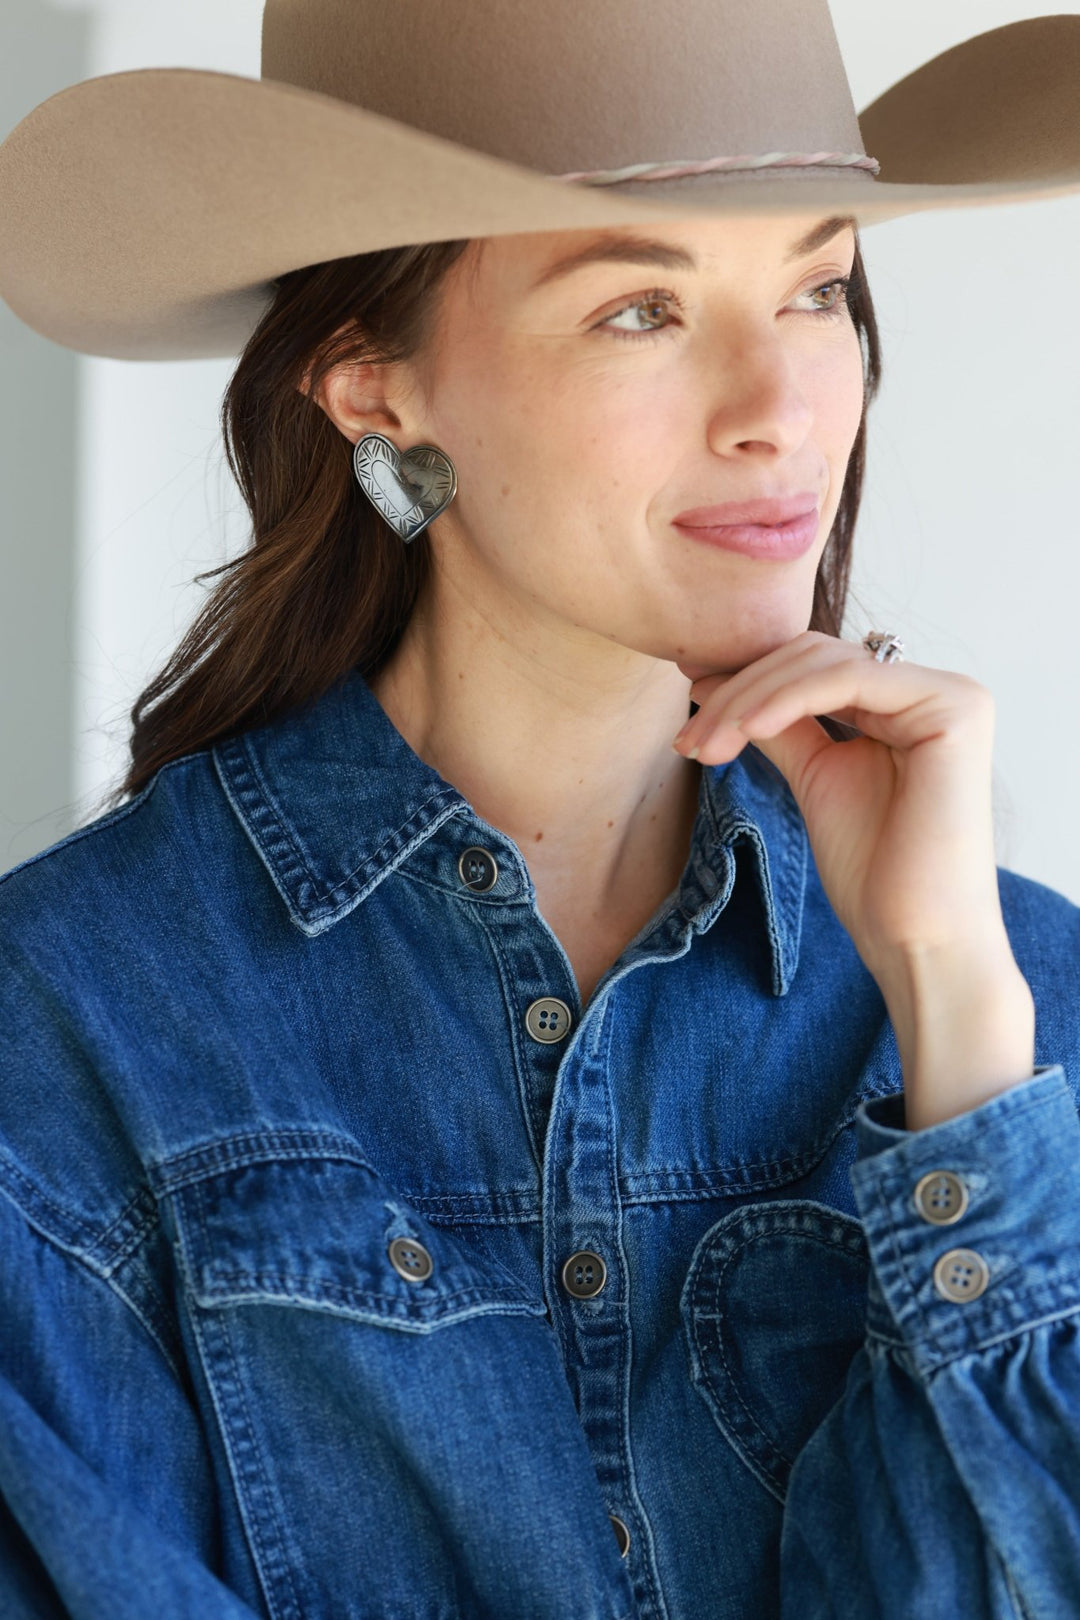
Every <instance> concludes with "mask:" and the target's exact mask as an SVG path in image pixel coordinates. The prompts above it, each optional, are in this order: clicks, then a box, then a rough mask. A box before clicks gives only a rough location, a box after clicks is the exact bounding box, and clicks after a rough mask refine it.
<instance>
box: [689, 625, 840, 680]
mask: <svg viewBox="0 0 1080 1620" xmlns="http://www.w3.org/2000/svg"><path fill="white" fill-rule="evenodd" d="M809 623H810V614H809V611H807V612H805V613H775V614H771V615H769V616H768V618H767V619H766V618H764V616H763V617H762V618H761V619H759V620H758V621H756V622H754V623H746V622H742V623H740V624H738V625H736V626H732V627H731V628H730V629H728V630H726V631H721V632H720V633H719V634H717V633H716V632H713V633H711V634H710V635H708V636H693V637H691V636H683V637H680V638H678V639H677V640H676V642H675V645H674V646H673V647H671V648H670V649H669V650H668V651H667V652H666V653H661V654H659V656H660V657H666V658H669V659H670V660H671V661H672V662H673V663H675V664H677V665H678V667H679V668H680V669H681V670H682V672H683V674H684V675H689V677H690V679H691V680H694V681H696V680H697V679H698V677H699V676H701V675H734V674H736V673H737V671H738V670H740V669H745V668H746V666H747V664H752V663H754V662H755V661H756V660H757V659H759V658H764V657H765V656H766V654H767V653H771V652H774V651H775V650H776V648H777V647H782V646H784V645H785V643H786V642H789V641H794V639H795V637H796V636H801V635H802V634H803V632H804V631H805V630H806V629H808V628H809Z"/></svg>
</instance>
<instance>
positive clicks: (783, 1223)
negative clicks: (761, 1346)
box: [690, 1210, 865, 1501]
mask: <svg viewBox="0 0 1080 1620" xmlns="http://www.w3.org/2000/svg"><path fill="white" fill-rule="evenodd" d="M829 1214H830V1218H833V1219H838V1220H839V1221H840V1224H841V1227H842V1228H843V1230H842V1232H841V1235H840V1237H839V1239H837V1238H827V1237H825V1236H824V1235H823V1234H822V1233H821V1232H818V1231H813V1230H809V1231H808V1230H806V1229H805V1227H804V1225H803V1222H804V1221H805V1220H807V1219H816V1220H819V1221H820V1220H821V1217H820V1216H814V1215H813V1214H812V1212H810V1211H807V1213H806V1215H805V1216H802V1217H800V1216H796V1215H795V1214H793V1213H790V1212H784V1213H783V1214H782V1215H780V1216H778V1217H776V1218H773V1219H770V1218H769V1215H768V1212H767V1211H764V1210H763V1211H760V1212H759V1211H756V1210H755V1211H754V1218H753V1220H752V1221H751V1225H752V1227H753V1228H754V1229H752V1230H750V1231H748V1232H747V1234H746V1236H745V1237H743V1239H742V1240H741V1241H740V1242H738V1243H736V1244H735V1245H734V1246H733V1247H732V1246H730V1243H729V1239H728V1235H727V1234H726V1233H722V1234H720V1242H721V1243H722V1244H724V1246H725V1248H726V1249H727V1253H726V1254H725V1255H724V1257H723V1259H720V1257H719V1256H718V1255H717V1254H716V1252H715V1245H716V1241H717V1240H716V1238H709V1237H706V1238H705V1239H704V1240H703V1241H704V1243H705V1247H704V1249H703V1250H702V1254H701V1258H700V1260H699V1261H698V1262H697V1263H696V1264H695V1267H694V1270H695V1271H696V1272H698V1274H699V1275H700V1274H701V1273H702V1272H704V1271H706V1270H708V1271H711V1272H712V1277H711V1279H710V1281H709V1283H707V1284H706V1283H705V1281H704V1278H702V1286H703V1289H704V1291H705V1298H704V1300H703V1303H704V1304H705V1305H709V1304H710V1301H711V1305H712V1311H713V1314H714V1315H716V1316H719V1315H720V1314H721V1312H720V1294H721V1290H722V1286H723V1281H724V1274H725V1273H726V1271H727V1270H728V1267H729V1266H730V1265H731V1264H732V1263H733V1262H734V1261H735V1260H736V1259H737V1258H738V1257H739V1256H740V1255H741V1254H742V1252H743V1250H744V1249H746V1248H749V1246H750V1244H751V1243H753V1242H755V1241H756V1240H757V1239H758V1238H759V1237H762V1236H766V1237H775V1236H795V1237H798V1238H801V1239H804V1240H806V1241H809V1242H811V1243H817V1244H818V1245H819V1246H820V1247H821V1248H823V1249H826V1250H828V1251H829V1252H830V1253H831V1254H835V1253H838V1252H839V1253H843V1254H846V1255H851V1256H853V1257H856V1258H857V1257H858V1256H859V1255H860V1254H861V1253H862V1247H860V1245H859V1244H858V1243H857V1242H856V1241H855V1240H856V1239H857V1237H858V1235H859V1234H858V1233H856V1232H855V1231H853V1230H852V1228H851V1227H850V1226H849V1225H847V1224H846V1223H847V1222H850V1221H852V1220H854V1219H855V1218H854V1217H853V1216H850V1215H849V1216H845V1215H844V1212H843V1211H840V1210H831V1211H830V1212H829ZM761 1216H764V1219H762V1218H761ZM724 1218H725V1219H726V1217H724ZM856 1224H857V1225H859V1228H860V1231H861V1230H862V1228H861V1223H858V1222H857V1223H856ZM863 1246H865V1235H864V1240H863ZM696 1293H697V1288H696V1286H695V1287H692V1289H691V1298H690V1307H691V1310H690V1325H691V1331H692V1333H693V1336H694V1344H695V1348H696V1349H697V1352H698V1365H699V1368H700V1370H701V1377H702V1381H703V1382H704V1383H706V1384H707V1385H708V1387H709V1388H710V1389H711V1390H712V1394H713V1398H714V1400H715V1401H716V1403H717V1405H718V1406H719V1407H720V1409H721V1411H722V1410H723V1408H724V1404H725V1403H724V1401H723V1399H722V1398H721V1394H720V1391H719V1390H718V1389H717V1388H716V1387H715V1383H714V1380H713V1378H712V1377H711V1376H710V1373H709V1370H708V1365H707V1358H706V1348H705V1345H704V1344H703V1342H702V1338H701V1332H702V1331H703V1329H704V1320H705V1313H704V1312H702V1311H700V1310H699V1309H698V1308H697V1306H696V1303H695V1299H694V1295H695V1294H696ZM864 1339H865V1335H864ZM714 1354H715V1355H716V1356H717V1357H718V1358H719V1361H720V1363H721V1366H722V1367H723V1369H724V1372H725V1374H726V1375H727V1380H728V1387H729V1390H730V1393H731V1394H732V1395H733V1396H734V1397H735V1400H736V1401H737V1402H738V1405H739V1407H740V1408H741V1409H742V1411H743V1413H744V1415H745V1417H746V1420H747V1422H748V1423H749V1425H750V1427H751V1429H752V1430H753V1431H754V1432H755V1433H756V1434H757V1435H758V1436H760V1439H761V1440H762V1441H763V1442H764V1444H765V1446H766V1448H767V1450H768V1453H769V1456H770V1458H777V1457H778V1458H780V1459H781V1461H782V1462H784V1463H786V1464H787V1465H788V1468H789V1470H790V1469H791V1468H792V1467H793V1466H794V1463H795V1458H794V1457H789V1456H788V1455H787V1453H786V1452H785V1451H783V1450H782V1449H781V1448H780V1446H778V1445H777V1444H776V1442H775V1441H774V1440H773V1439H772V1437H771V1436H770V1435H769V1434H768V1433H767V1431H766V1430H765V1429H764V1428H763V1427H762V1425H761V1423H760V1421H759V1419H758V1418H757V1416H756V1415H755V1413H754V1412H753V1411H752V1410H751V1409H750V1407H749V1406H748V1405H747V1404H746V1401H745V1399H744V1398H743V1395H742V1392H741V1390H740V1389H739V1387H738V1384H737V1382H736V1379H735V1375H734V1373H733V1371H732V1368H731V1365H730V1363H729V1361H728V1359H727V1356H726V1355H725V1353H724V1348H723V1340H722V1338H721V1336H720V1335H719V1333H717V1334H716V1335H715V1351H714ZM796 1455H797V1454H796ZM755 1460H756V1461H757V1462H758V1464H759V1466H760V1467H761V1468H762V1469H763V1470H764V1472H765V1473H767V1474H768V1476H769V1478H770V1479H771V1480H772V1482H773V1483H774V1484H775V1486H776V1488H777V1490H778V1492H780V1500H781V1501H783V1500H784V1496H785V1495H786V1486H785V1485H784V1484H783V1483H782V1481H781V1479H780V1477H779V1475H778V1473H777V1471H776V1468H775V1464H774V1463H772V1462H771V1461H768V1462H767V1461H763V1460H762V1459H761V1458H760V1457H758V1458H756V1459H755Z"/></svg>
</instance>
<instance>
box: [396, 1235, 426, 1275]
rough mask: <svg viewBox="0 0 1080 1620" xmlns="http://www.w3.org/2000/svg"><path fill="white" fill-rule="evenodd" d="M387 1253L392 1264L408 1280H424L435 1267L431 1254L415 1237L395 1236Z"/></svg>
mask: <svg viewBox="0 0 1080 1620" xmlns="http://www.w3.org/2000/svg"><path fill="white" fill-rule="evenodd" d="M387 1253H388V1254H389V1256H390V1264H391V1265H392V1266H393V1268H394V1270H395V1271H396V1272H397V1274H398V1276H399V1277H404V1278H405V1281H406V1282H423V1280H424V1278H425V1277H430V1276H431V1273H432V1272H433V1271H434V1269H435V1267H434V1264H433V1262H432V1259H431V1256H430V1254H429V1253H428V1251H427V1250H426V1249H425V1248H424V1245H423V1244H422V1243H418V1242H417V1240H416V1239H415V1238H395V1239H394V1241H393V1242H392V1243H391V1245H390V1247H389V1249H388V1250H387Z"/></svg>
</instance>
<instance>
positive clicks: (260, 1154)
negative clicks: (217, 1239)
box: [147, 1130, 376, 1192]
mask: <svg viewBox="0 0 1080 1620" xmlns="http://www.w3.org/2000/svg"><path fill="white" fill-rule="evenodd" d="M304 1159H312V1160H314V1161H316V1162H323V1161H331V1162H334V1163H344V1164H353V1165H356V1166H357V1167H358V1168H359V1169H362V1170H367V1171H368V1172H369V1173H370V1174H371V1175H373V1176H374V1175H375V1173H376V1172H375V1170H374V1167H373V1166H372V1165H371V1164H370V1163H369V1162H368V1160H367V1159H365V1158H364V1157H363V1155H362V1154H361V1152H360V1150H359V1148H358V1147H357V1146H356V1143H355V1142H351V1141H350V1140H349V1138H348V1137H344V1136H339V1135H338V1134H337V1133H336V1132H333V1131H319V1130H270V1131H254V1132H246V1133H243V1134H241V1135H238V1136H226V1137H220V1138H216V1139H214V1140H212V1141H210V1142H204V1143H202V1144H201V1145H199V1146H197V1147H192V1148H185V1149H183V1151H182V1152H180V1153H177V1154H170V1155H167V1156H166V1157H165V1158H163V1159H157V1160H148V1162H147V1168H148V1171H149V1174H150V1176H151V1179H152V1181H153V1182H154V1184H155V1185H157V1186H158V1187H160V1189H161V1190H162V1191H165V1192H168V1191H172V1190H173V1189H174V1188H177V1187H183V1186H188V1185H190V1184H191V1183H192V1182H196V1181H202V1180H205V1179H208V1178H209V1177H212V1176H218V1175H223V1174H226V1173H227V1172H228V1171H230V1170H242V1169H246V1168H248V1167H249V1166H250V1165H253V1164H274V1163H289V1164H292V1163H295V1162H297V1161H298V1160H304ZM185 1167H187V1168H185Z"/></svg>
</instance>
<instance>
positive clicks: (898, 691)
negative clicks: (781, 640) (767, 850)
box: [675, 630, 1034, 1106]
mask: <svg viewBox="0 0 1080 1620" xmlns="http://www.w3.org/2000/svg"><path fill="white" fill-rule="evenodd" d="M679 668H680V669H682V670H683V673H684V674H686V675H689V676H691V677H693V676H695V675H698V670H697V668H694V667H690V666H688V667H686V668H683V666H682V665H679ZM690 691H691V697H692V698H693V700H694V702H695V703H698V704H700V708H699V710H698V713H697V714H695V715H694V717H693V719H692V720H690V721H689V722H688V724H687V725H686V727H684V729H683V732H682V733H680V736H679V739H678V740H677V742H676V744H675V746H676V747H677V748H678V749H679V750H680V751H681V752H683V753H685V754H687V755H690V756H691V757H696V758H698V759H700V760H701V762H702V764H705V765H710V764H717V763H719V762H720V761H721V760H729V759H734V758H735V757H736V755H737V754H739V753H740V752H741V750H742V749H743V748H744V747H745V746H746V743H747V742H753V744H754V746H755V747H756V748H758V749H759V750H760V751H761V753H763V754H764V755H765V756H766V758H767V759H769V760H771V761H772V763H773V764H774V765H775V766H776V767H777V769H778V770H779V771H780V772H781V773H782V775H783V776H784V777H785V778H786V780H787V782H788V784H789V786H790V788H791V791H792V793H793V795H794V797H795V800H796V803H797V804H798V806H799V809H800V811H801V812H802V816H803V820H804V821H805V823H806V830H807V834H808V836H809V839H810V845H811V848H812V850H813V853H814V860H815V862H816V865H817V869H818V874H819V876H820V878H821V881H822V884H823V886H824V888H825V892H826V894H827V895H828V897H829V901H830V903H831V904H832V907H833V910H834V911H835V912H836V914H837V916H838V918H839V919H840V921H841V923H842V924H843V926H844V927H845V928H846V929H847V931H848V933H849V934H850V935H851V938H852V940H853V941H854V944H855V947H856V949H857V951H858V952H859V955H860V956H861V958H862V960H863V961H864V962H865V964H866V966H867V968H868V969H869V971H870V972H871V973H872V974H873V976H874V977H875V979H876V980H877V982H878V984H879V985H880V987H881V989H882V992H883V994H884V996H885V999H886V1001H887V1002H888V1003H889V1009H890V1012H891V1013H894V1015H895V1016H894V1022H897V1023H898V1029H897V1034H898V1039H899V1037H900V1035H901V1026H902V1027H903V1033H904V1034H905V1036H906V1037H907V1038H908V1041H909V1049H910V1052H911V1053H912V1057H911V1060H910V1061H911V1062H914V1053H915V1051H916V1049H917V1047H918V1042H919V1040H920V1039H921V1035H919V1034H918V1033H917V1029H916V1026H917V1024H919V1016H920V1009H921V1010H922V1011H923V1012H924V1014H925V1016H924V1017H923V1019H922V1025H921V1028H922V1029H923V1031H925V1028H926V1020H927V1018H928V1017H930V1016H931V1015H930V1014H929V1013H928V1012H926V1006H927V998H928V997H932V996H933V994H934V991H933V987H932V983H931V981H932V979H933V978H934V977H935V976H936V977H937V979H938V983H939V988H940V989H941V990H942V991H943V990H944V989H945V988H946V986H947V981H948V977H949V974H950V973H954V972H955V973H957V974H959V973H960V971H961V969H962V972H963V975H964V995H965V997H966V1002H967V1004H968V1005H969V1006H971V1007H972V1008H973V1009H974V1008H975V1007H976V1006H977V1005H978V1003H979V995H980V993H981V991H982V989H983V988H984V987H985V989H986V990H987V993H989V992H990V990H991V987H993V988H994V989H995V990H996V989H997V988H999V987H1000V989H1001V991H1002V993H1003V994H1005V1001H1006V1004H1007V1005H1008V1007H1009V1009H1010V1012H1011V1013H1012V1014H1013V1015H1016V1014H1017V1013H1018V1012H1019V1013H1022V1014H1023V1015H1024V1018H1025V1019H1026V1013H1027V1001H1025V993H1026V996H1027V998H1028V1000H1030V991H1029V990H1028V988H1027V985H1026V983H1025V982H1024V981H1023V979H1022V977H1021V975H1020V971H1019V968H1018V967H1017V966H1016V962H1015V959H1014V958H1013V957H1012V953H1011V949H1010V946H1009V941H1008V935H1007V933H1006V929H1005V923H1004V919H1003V917H1002V913H1001V904H1000V900H999V896H998V883H997V863H996V858H995V852H994V833H993V816H992V802H991V767H992V756H993V740H994V701H993V698H992V697H991V695H990V693H989V691H988V690H987V689H986V688H985V687H983V686H980V685H979V683H978V682H977V681H975V680H972V679H971V678H970V677H968V676H966V675H961V674H957V673H954V672H952V671H949V670H942V669H928V668H925V667H923V666H922V665H919V664H910V663H892V664H885V663H878V662H877V661H876V660H875V659H874V658H872V657H871V655H870V654H869V653H868V652H867V650H866V649H865V647H863V646H862V645H861V644H858V643H852V642H849V641H843V640H840V639H838V638H837V637H835V636H828V635H823V634H822V633H820V632H818V631H813V630H808V631H805V632H804V633H803V634H802V635H799V636H796V637H795V638H794V640H792V641H789V642H786V643H785V644H784V645H783V646H781V647H777V648H775V649H774V650H773V651H772V652H770V653H768V654H766V656H765V657H763V658H759V659H756V660H755V661H754V662H753V663H752V664H748V665H747V666H746V668H745V669H741V670H739V671H738V672H737V673H736V674H734V675H703V676H702V675H698V678H697V679H695V680H694V681H693V685H692V686H691V689H690ZM819 714H820V715H830V716H833V717H834V718H836V719H838V720H842V721H846V722H848V723H849V724H850V725H853V726H856V727H857V728H858V729H859V731H861V732H862V733H863V735H862V736H861V737H856V738H853V739H851V740H850V741H847V742H834V741H833V740H832V739H831V738H830V737H829V736H828V734H827V733H826V731H825V730H824V728H823V727H822V726H821V725H820V724H819V723H818V721H817V720H816V719H815V718H814V716H815V715H819ZM695 748H696V754H694V753H693V750H694V749H695ZM942 975H944V977H942ZM924 977H925V978H926V981H927V982H926V983H924V982H923V979H924ZM1020 986H1023V990H1022V991H1021V990H1020ZM956 988H957V993H958V996H959V979H957V980H956ZM1006 992H1007V994H1006ZM933 1019H934V1020H935V1021H936V1022H938V1023H940V1021H941V1015H940V1013H939V1012H938V1011H937V1010H935V1012H934V1014H933ZM1021 1021H1022V1020H1021ZM991 1022H992V1020H991ZM1009 1027H1010V1028H1017V1027H1018V1021H1017V1018H1016V1017H1015V1016H1014V1017H1013V1021H1012V1023H1011V1024H1010V1025H1009ZM1033 1030H1034V1013H1033V1008H1032V1012H1031V1034H1032V1040H1033ZM1026 1043H1027V1031H1026V1023H1025V1027H1024V1029H1023V1031H1022V1032H1021V1034H1020V1036H1019V1038H1018V1040H1017V1041H1014V1042H1013V1047H1014V1048H1015V1049H1016V1050H1017V1051H1019V1050H1020V1048H1021V1047H1023V1050H1024V1051H1026ZM1006 1044H1008V1043H1006ZM919 1050H920V1051H921V1049H919ZM1009 1061H1010V1059H1009V1055H1008V1054H1005V1055H1004V1056H1003V1062H1004V1063H1006V1064H1008V1062H1009ZM1024 1066H1025V1067H1027V1068H1028V1074H1030V1065H1029V1064H1028V1063H1027V1062H1026V1061H1025V1065H1024ZM908 1078H909V1076H908V1074H907V1072H906V1071H905V1080H906V1081H907V1080H908ZM1017 1078H1019V1077H1018V1076H1017V1075H1015V1074H1014V1075H1013V1079H1014V1081H1015V1080H1016V1079H1017ZM1023 1078H1027V1075H1025V1076H1023ZM998 1089H1000V1087H999V1088H998ZM968 1106H970V1104H968Z"/></svg>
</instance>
